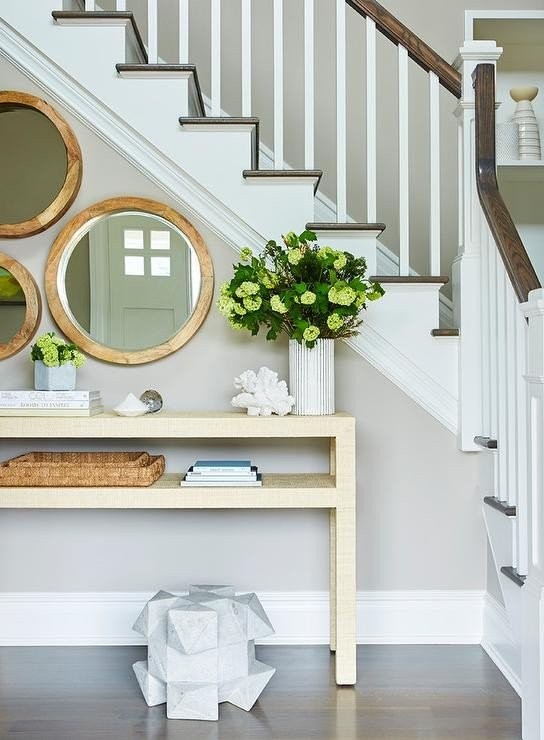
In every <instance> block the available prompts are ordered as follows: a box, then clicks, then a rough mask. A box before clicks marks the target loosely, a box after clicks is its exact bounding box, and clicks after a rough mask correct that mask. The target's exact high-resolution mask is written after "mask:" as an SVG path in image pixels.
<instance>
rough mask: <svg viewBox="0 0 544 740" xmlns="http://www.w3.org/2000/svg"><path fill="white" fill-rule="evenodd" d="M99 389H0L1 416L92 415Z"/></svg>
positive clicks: (98, 404)
mask: <svg viewBox="0 0 544 740" xmlns="http://www.w3.org/2000/svg"><path fill="white" fill-rule="evenodd" d="M103 410H104V408H103V406H102V399H101V397H100V391H0V416H95V414H101V413H102V411H103Z"/></svg>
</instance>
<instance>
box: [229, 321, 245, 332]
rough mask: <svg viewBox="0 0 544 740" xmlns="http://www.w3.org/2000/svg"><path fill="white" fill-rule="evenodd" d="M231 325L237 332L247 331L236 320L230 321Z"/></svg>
mask: <svg viewBox="0 0 544 740" xmlns="http://www.w3.org/2000/svg"><path fill="white" fill-rule="evenodd" d="M229 325H230V326H232V328H233V329H236V331H242V329H245V327H244V325H243V324H240V322H239V321H235V320H234V319H229Z"/></svg>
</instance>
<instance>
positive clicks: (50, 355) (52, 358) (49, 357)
mask: <svg viewBox="0 0 544 740" xmlns="http://www.w3.org/2000/svg"><path fill="white" fill-rule="evenodd" d="M42 354H43V360H42V362H43V364H44V365H47V367H58V366H59V356H58V354H57V351H56V350H55V349H48V348H46V349H43V350H42Z"/></svg>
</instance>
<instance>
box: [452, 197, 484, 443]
mask: <svg viewBox="0 0 544 740" xmlns="http://www.w3.org/2000/svg"><path fill="white" fill-rule="evenodd" d="M459 202H461V201H459ZM478 242H479V243H480V244H481V245H482V246H481V265H482V268H481V272H480V279H481V282H480V305H481V316H482V318H481V326H482V354H481V357H482V376H481V388H482V434H483V435H484V436H486V437H490V436H491V393H490V387H491V386H490V382H489V381H490V372H491V370H490V357H491V329H490V313H489V285H490V283H491V262H490V260H491V254H490V247H491V245H490V243H489V238H488V230H487V225H486V223H485V219H484V217H483V215H482V219H481V221H480V239H479V240H478Z"/></svg>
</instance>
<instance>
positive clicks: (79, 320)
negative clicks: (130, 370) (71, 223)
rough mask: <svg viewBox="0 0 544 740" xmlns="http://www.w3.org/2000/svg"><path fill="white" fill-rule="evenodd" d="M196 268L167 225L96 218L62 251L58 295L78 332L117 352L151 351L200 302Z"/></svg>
mask: <svg viewBox="0 0 544 740" xmlns="http://www.w3.org/2000/svg"><path fill="white" fill-rule="evenodd" d="M200 284H201V273H200V263H199V260H198V257H197V255H196V252H195V250H194V249H193V247H192V245H191V244H190V242H189V239H188V238H187V237H186V236H185V235H184V234H183V233H182V232H181V231H180V230H179V229H177V228H176V226H174V225H173V224H172V223H170V222H169V221H166V220H165V219H163V218H161V217H159V216H156V215H153V214H149V213H142V212H131V211H122V212H117V213H110V214H106V215H103V216H99V217H97V218H94V219H93V220H92V221H90V222H87V223H86V224H85V225H84V227H82V229H80V230H79V232H76V234H75V235H74V237H73V239H72V243H71V244H70V245H69V247H68V248H67V249H66V250H65V251H64V253H63V257H62V262H61V264H60V269H59V272H58V284H57V288H58V292H59V296H60V299H61V303H62V304H63V308H64V310H65V311H66V312H67V313H68V314H69V315H70V316H71V318H72V320H73V321H74V323H75V324H76V325H77V327H78V328H79V330H80V331H82V332H83V333H84V334H86V335H87V336H88V337H90V338H91V339H92V340H93V341H95V342H97V343H98V344H101V345H105V346H106V347H111V348H112V349H117V350H123V351H134V350H143V349H147V348H150V347H155V346H156V345H158V344H162V343H163V342H166V341H167V340H169V339H170V338H171V337H173V336H174V334H176V333H177V332H179V330H180V329H181V328H182V327H183V325H184V324H185V323H186V322H187V321H188V320H189V318H190V317H191V315H192V314H193V311H194V310H195V306H196V304H197V302H198V298H199V294H200Z"/></svg>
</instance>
